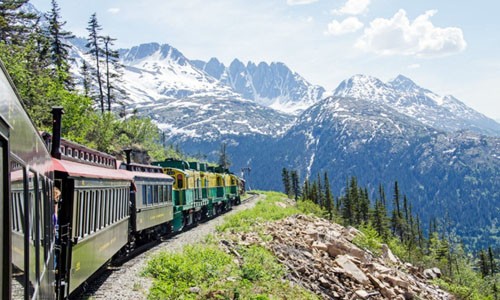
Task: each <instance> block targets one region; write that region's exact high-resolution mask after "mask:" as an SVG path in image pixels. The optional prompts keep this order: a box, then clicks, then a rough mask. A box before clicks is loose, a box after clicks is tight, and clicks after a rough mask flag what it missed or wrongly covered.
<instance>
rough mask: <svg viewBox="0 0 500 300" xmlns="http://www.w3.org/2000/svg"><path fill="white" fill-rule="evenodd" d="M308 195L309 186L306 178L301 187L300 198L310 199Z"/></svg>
mask: <svg viewBox="0 0 500 300" xmlns="http://www.w3.org/2000/svg"><path fill="white" fill-rule="evenodd" d="M309 195H310V188H309V180H308V179H307V178H306V180H305V181H304V187H303V188H302V200H303V201H305V200H308V199H309V200H310V198H309Z"/></svg>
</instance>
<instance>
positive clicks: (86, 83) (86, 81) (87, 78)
mask: <svg viewBox="0 0 500 300" xmlns="http://www.w3.org/2000/svg"><path fill="white" fill-rule="evenodd" d="M80 71H81V74H82V86H83V95H84V96H85V97H89V96H90V88H91V86H92V78H91V74H90V67H89V65H88V64H87V62H86V61H83V62H82V67H81V68H80Z"/></svg>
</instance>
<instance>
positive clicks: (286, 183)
mask: <svg viewBox="0 0 500 300" xmlns="http://www.w3.org/2000/svg"><path fill="white" fill-rule="evenodd" d="M281 180H283V187H284V189H285V190H284V192H285V195H287V196H290V195H291V190H292V187H291V183H290V175H289V172H288V170H287V169H286V168H283V170H281Z"/></svg>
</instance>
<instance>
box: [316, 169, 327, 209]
mask: <svg viewBox="0 0 500 300" xmlns="http://www.w3.org/2000/svg"><path fill="white" fill-rule="evenodd" d="M323 196H324V195H323V187H322V186H321V176H320V175H319V173H318V190H317V191H316V198H317V199H318V205H319V206H321V207H325V201H324V199H323Z"/></svg>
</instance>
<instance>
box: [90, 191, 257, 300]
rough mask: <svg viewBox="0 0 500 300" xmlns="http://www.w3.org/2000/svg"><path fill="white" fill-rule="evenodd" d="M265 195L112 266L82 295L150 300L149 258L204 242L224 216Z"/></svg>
mask: <svg viewBox="0 0 500 300" xmlns="http://www.w3.org/2000/svg"><path fill="white" fill-rule="evenodd" d="M261 197H264V196H263V195H259V196H257V197H255V198H253V199H252V200H250V201H247V202H244V203H242V204H241V205H239V206H235V207H233V209H232V210H231V211H230V212H228V213H226V214H225V215H224V216H221V217H218V218H216V219H213V220H210V221H208V222H206V223H203V224H200V225H198V226H197V227H195V228H192V229H191V230H189V231H187V232H183V233H181V234H179V235H177V236H175V237H173V238H171V239H169V240H167V241H165V242H163V243H161V244H159V245H157V246H156V247H154V248H152V249H150V250H149V251H147V252H145V253H142V254H140V255H138V256H137V257H135V258H133V259H131V260H130V261H128V262H126V263H124V264H123V265H122V266H120V267H117V268H114V269H111V268H110V269H109V270H108V271H106V272H104V274H103V275H102V276H101V277H100V278H98V279H97V280H96V281H97V282H95V283H92V284H91V286H90V287H89V289H88V290H87V291H86V292H85V293H84V294H83V295H82V298H83V299H146V298H147V294H148V291H149V288H150V287H151V285H152V283H153V281H152V279H151V278H149V277H144V276H141V275H140V274H141V272H142V270H144V268H145V266H146V263H147V261H148V260H149V258H150V257H151V256H152V255H154V254H156V253H158V252H160V251H172V252H175V251H179V250H181V249H182V247H183V246H184V245H188V244H194V243H197V242H201V241H203V239H204V238H205V237H206V236H207V235H208V234H211V233H214V232H215V228H216V227H217V226H218V225H220V224H222V223H223V222H224V217H225V216H228V215H231V214H234V213H236V212H238V211H240V210H244V209H248V208H251V207H253V206H254V205H255V203H257V201H258V200H259V199H260V198H261Z"/></svg>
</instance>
